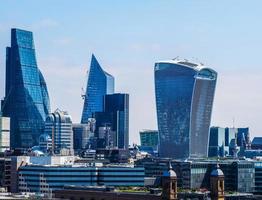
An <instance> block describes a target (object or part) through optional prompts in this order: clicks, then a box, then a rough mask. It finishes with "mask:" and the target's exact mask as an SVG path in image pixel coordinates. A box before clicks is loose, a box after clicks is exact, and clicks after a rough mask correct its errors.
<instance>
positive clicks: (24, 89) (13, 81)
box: [2, 29, 50, 148]
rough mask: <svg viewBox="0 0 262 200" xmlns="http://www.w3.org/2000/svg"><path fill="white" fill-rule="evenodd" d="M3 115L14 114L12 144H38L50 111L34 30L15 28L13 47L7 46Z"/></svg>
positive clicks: (28, 146)
mask: <svg viewBox="0 0 262 200" xmlns="http://www.w3.org/2000/svg"><path fill="white" fill-rule="evenodd" d="M2 111H3V115H4V116H7V117H10V118H11V129H10V132H11V133H10V134H11V147H12V148H30V147H32V146H34V145H37V144H38V139H39V136H40V135H41V133H42V132H43V129H44V122H45V118H46V116H47V115H48V113H49V112H50V103H49V96H48V91H47V87H46V83H45V80H44V77H43V76H42V74H41V72H40V70H39V69H38V67H37V62H36V55H35V47H34V41H33V33H32V32H30V31H25V30H20V29H12V30H11V47H7V49H6V90H5V99H4V101H3V102H2Z"/></svg>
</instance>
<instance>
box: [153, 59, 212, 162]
mask: <svg viewBox="0 0 262 200" xmlns="http://www.w3.org/2000/svg"><path fill="white" fill-rule="evenodd" d="M154 71H155V95H156V107H157V121H158V130H159V144H160V150H159V154H160V156H161V157H171V158H187V157H207V152H208V136H209V126H210V120H211V112H212V106H213V99H214V94H215V87H216V80H217V73H216V72H215V71H214V70H212V69H211V68H207V67H205V66H203V65H202V64H195V63H191V62H188V61H180V60H176V59H175V60H169V61H161V62H157V63H156V64H155V70H154Z"/></svg>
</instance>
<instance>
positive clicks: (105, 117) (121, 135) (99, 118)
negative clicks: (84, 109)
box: [95, 93, 129, 149]
mask: <svg viewBox="0 0 262 200" xmlns="http://www.w3.org/2000/svg"><path fill="white" fill-rule="evenodd" d="M95 119H96V136H97V138H98V147H99V148H104V147H105V145H104V144H106V143H111V142H110V141H106V138H109V139H110V138H111V139H112V140H111V141H114V139H113V138H114V137H116V143H114V144H115V145H114V146H115V147H118V148H119V149H128V144H129V94H121V93H116V94H109V95H106V96H105V99H104V111H103V112H96V113H95ZM100 127H101V128H104V129H105V128H107V129H108V128H110V131H109V132H107V133H110V134H111V136H108V137H105V138H104V139H102V138H101V135H103V134H100V138H99V137H98V136H99V133H98V131H99V128H100ZM114 132H115V133H114ZM114 134H115V136H114ZM105 136H106V135H105Z"/></svg>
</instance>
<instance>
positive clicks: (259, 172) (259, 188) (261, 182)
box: [254, 161, 262, 195]
mask: <svg viewBox="0 0 262 200" xmlns="http://www.w3.org/2000/svg"><path fill="white" fill-rule="evenodd" d="M254 193H255V194H260V195H262V161H256V162H255V190H254Z"/></svg>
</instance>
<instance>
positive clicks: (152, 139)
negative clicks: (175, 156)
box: [139, 130, 158, 150]
mask: <svg viewBox="0 0 262 200" xmlns="http://www.w3.org/2000/svg"><path fill="white" fill-rule="evenodd" d="M139 134H140V142H141V146H145V147H152V148H153V149H154V150H157V149H158V131H157V130H143V131H140V132H139Z"/></svg>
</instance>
